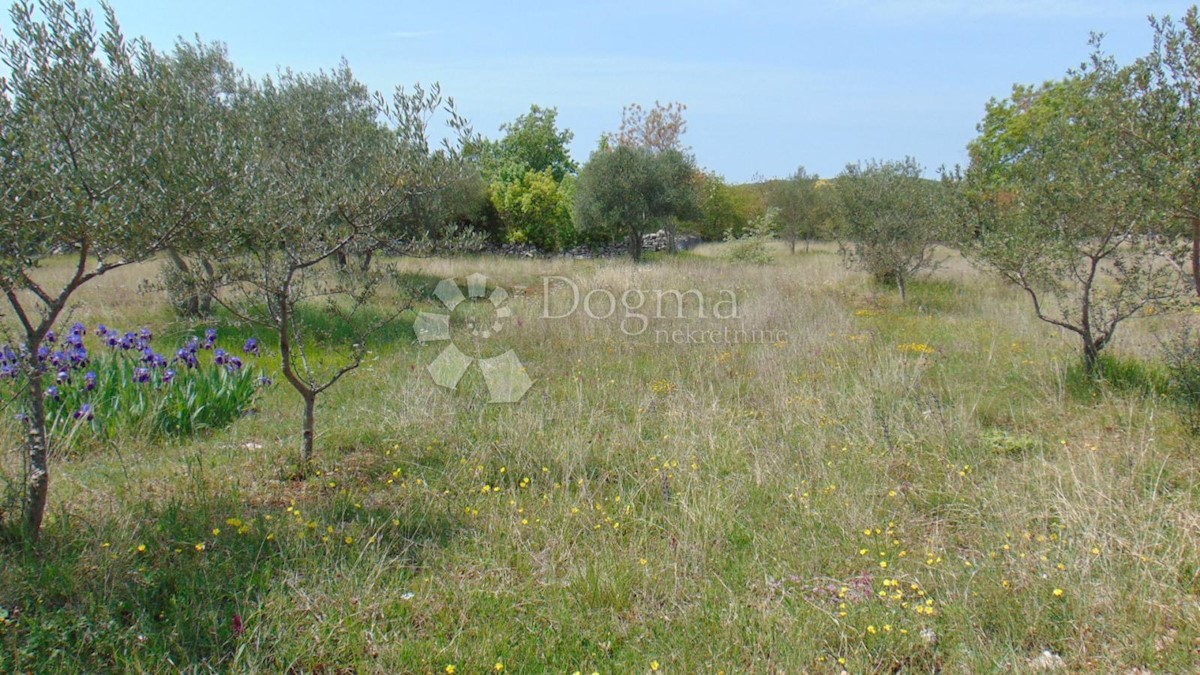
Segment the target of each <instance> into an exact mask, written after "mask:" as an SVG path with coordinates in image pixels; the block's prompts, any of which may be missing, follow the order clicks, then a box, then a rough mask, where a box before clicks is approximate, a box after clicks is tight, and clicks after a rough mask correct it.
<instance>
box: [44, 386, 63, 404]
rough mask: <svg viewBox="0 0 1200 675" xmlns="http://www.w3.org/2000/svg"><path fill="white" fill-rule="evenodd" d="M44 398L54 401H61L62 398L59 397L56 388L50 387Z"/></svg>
mask: <svg viewBox="0 0 1200 675" xmlns="http://www.w3.org/2000/svg"><path fill="white" fill-rule="evenodd" d="M46 398H49V399H54V400H55V401H61V400H62V396H61V395H60V393H59V391H58V387H50V388H49V389H47V390H46Z"/></svg>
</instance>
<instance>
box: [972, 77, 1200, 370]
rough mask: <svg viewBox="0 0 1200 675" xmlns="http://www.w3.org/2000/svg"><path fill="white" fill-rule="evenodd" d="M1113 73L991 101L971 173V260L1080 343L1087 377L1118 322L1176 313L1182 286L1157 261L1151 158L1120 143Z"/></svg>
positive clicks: (1124, 112)
mask: <svg viewBox="0 0 1200 675" xmlns="http://www.w3.org/2000/svg"><path fill="white" fill-rule="evenodd" d="M1115 72H1116V71H1115V69H1114V68H1113V67H1112V65H1111V63H1104V62H1097V63H1095V64H1094V65H1093V66H1092V67H1089V68H1086V69H1084V70H1082V71H1080V72H1078V73H1074V74H1072V75H1071V76H1069V77H1067V78H1066V79H1064V80H1061V81H1058V82H1051V83H1047V84H1045V85H1042V86H1040V87H1026V86H1017V87H1015V88H1014V90H1013V94H1012V96H1011V97H1010V98H1008V99H1005V100H993V101H991V102H990V103H989V104H988V106H987V114H986V116H985V118H984V121H983V122H982V123H981V124H980V127H979V129H980V132H981V133H980V136H979V137H978V138H976V139H975V140H974V141H973V142H972V143H971V146H970V150H971V165H970V168H969V169H968V171H967V175H966V185H967V188H968V190H969V191H970V193H971V194H972V195H973V196H974V197H973V199H974V201H975V203H976V210H977V212H978V213H979V214H980V215H981V216H982V217H981V219H980V221H979V224H978V225H977V227H976V232H977V236H976V237H974V238H973V239H971V240H970V241H969V242H968V245H967V247H966V252H967V253H968V255H970V256H971V257H973V258H974V259H975V260H976V261H978V262H980V263H982V264H983V265H984V266H985V267H987V268H990V269H992V270H995V271H996V272H997V273H999V274H1000V276H1002V277H1003V278H1004V279H1006V280H1008V281H1009V282H1011V283H1012V284H1014V285H1016V286H1017V287H1018V288H1020V289H1021V290H1023V291H1024V292H1025V294H1026V295H1028V297H1029V298H1030V301H1031V302H1032V304H1033V309H1034V312H1035V313H1036V314H1037V317H1038V318H1039V319H1041V320H1042V321H1045V322H1047V323H1049V324H1052V325H1054V326H1058V327H1059V328H1062V329H1063V330H1066V331H1070V332H1071V333H1074V334H1075V335H1077V336H1078V337H1079V339H1080V341H1081V343H1082V353H1083V359H1084V363H1085V366H1086V368H1087V369H1088V372H1094V371H1095V369H1096V366H1097V363H1098V359H1099V355H1100V352H1101V351H1102V350H1103V349H1104V348H1105V347H1106V346H1108V345H1109V344H1110V343H1111V341H1112V339H1113V337H1114V336H1115V334H1116V331H1117V328H1118V327H1119V326H1120V324H1121V323H1122V322H1124V321H1125V320H1127V319H1130V318H1132V317H1135V316H1138V315H1139V314H1140V313H1142V312H1144V311H1147V310H1157V309H1164V308H1169V307H1170V306H1171V305H1172V304H1173V302H1175V301H1176V300H1177V299H1178V298H1179V296H1180V293H1181V292H1182V290H1183V289H1184V287H1185V286H1184V284H1183V281H1184V280H1183V278H1182V277H1181V275H1180V274H1179V273H1178V270H1177V269H1175V268H1173V267H1171V266H1170V265H1165V264H1163V261H1162V259H1161V258H1160V257H1159V252H1158V247H1157V245H1156V241H1157V239H1158V236H1159V235H1161V234H1162V231H1163V228H1164V227H1165V225H1166V224H1165V223H1164V221H1163V220H1161V219H1159V218H1157V217H1156V206H1155V201H1156V194H1157V190H1156V188H1155V186H1152V185H1147V184H1146V182H1145V181H1144V176H1145V175H1146V167H1145V166H1144V164H1143V163H1144V162H1147V161H1151V160H1150V158H1148V157H1147V156H1146V155H1142V154H1138V153H1130V152H1127V151H1126V149H1125V146H1124V145H1123V143H1122V142H1121V138H1120V137H1121V134H1122V129H1123V128H1126V126H1127V123H1128V120H1129V116H1130V115H1132V114H1133V111H1132V110H1131V109H1130V108H1129V106H1130V105H1132V99H1131V97H1130V96H1129V95H1128V93H1129V92H1128V91H1126V89H1125V86H1126V85H1125V82H1124V81H1123V79H1122V78H1120V77H1116V76H1114V73H1115Z"/></svg>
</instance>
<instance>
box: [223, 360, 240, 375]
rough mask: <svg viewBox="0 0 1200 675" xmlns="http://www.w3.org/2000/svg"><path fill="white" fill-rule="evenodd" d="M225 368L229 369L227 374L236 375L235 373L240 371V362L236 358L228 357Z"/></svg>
mask: <svg viewBox="0 0 1200 675" xmlns="http://www.w3.org/2000/svg"><path fill="white" fill-rule="evenodd" d="M225 367H226V368H228V369H229V372H231V373H236V372H237V371H239V370H241V369H242V360H241V359H239V358H238V357H236V356H230V357H229V358H228V359H227V360H226V365H225Z"/></svg>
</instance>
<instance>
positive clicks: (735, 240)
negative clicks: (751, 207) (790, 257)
mask: <svg viewBox="0 0 1200 675" xmlns="http://www.w3.org/2000/svg"><path fill="white" fill-rule="evenodd" d="M778 214H779V209H777V208H774V207H772V208H769V209H767V212H766V213H764V214H763V215H761V216H759V217H758V218H755V219H753V220H751V221H750V227H749V229H748V230H747V232H746V233H745V234H743V235H742V236H740V237H738V236H735V235H734V233H733V232H732V231H726V232H725V241H727V242H731V243H732V244H733V247H732V248H731V249H730V251H729V255H728V257H729V260H731V261H733V262H744V263H750V264H753V265H769V264H770V263H772V262H774V261H775V258H774V256H772V255H771V251H770V250H769V249H768V248H767V242H770V241H772V240H773V239H775V232H776V230H777V229H778V228H777V220H778Z"/></svg>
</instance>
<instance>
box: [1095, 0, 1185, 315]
mask: <svg viewBox="0 0 1200 675" xmlns="http://www.w3.org/2000/svg"><path fill="white" fill-rule="evenodd" d="M1151 25H1152V26H1153V28H1154V47H1153V49H1152V50H1151V52H1150V53H1149V54H1148V55H1146V56H1144V57H1142V58H1141V59H1138V60H1137V62H1135V63H1134V64H1133V65H1132V66H1131V67H1129V68H1126V69H1123V70H1122V71H1121V73H1120V77H1122V78H1124V80H1125V83H1126V84H1127V85H1128V86H1129V90H1128V91H1127V92H1126V97H1127V98H1128V99H1130V100H1131V101H1130V102H1131V103H1132V104H1133V106H1134V109H1133V113H1134V114H1133V117H1132V118H1131V120H1130V123H1128V124H1126V125H1125V126H1124V133H1123V134H1122V136H1121V138H1119V139H1116V140H1117V141H1119V142H1123V143H1126V144H1128V145H1130V146H1131V147H1130V151H1131V152H1135V153H1138V154H1140V155H1144V156H1145V162H1144V163H1143V166H1142V170H1143V171H1145V174H1144V180H1146V182H1147V183H1150V184H1154V185H1157V186H1158V187H1159V198H1158V203H1159V205H1160V207H1161V208H1162V209H1163V210H1164V211H1165V212H1166V213H1167V214H1169V215H1170V216H1171V217H1172V218H1173V219H1174V220H1175V222H1176V223H1177V224H1178V225H1180V226H1181V227H1179V228H1178V230H1177V231H1168V232H1167V233H1166V234H1167V236H1169V237H1170V238H1171V239H1172V240H1175V239H1185V240H1187V241H1189V242H1190V246H1188V247H1187V250H1186V251H1177V252H1176V253H1177V256H1176V258H1177V259H1179V260H1181V261H1182V260H1183V259H1188V258H1190V265H1189V266H1190V272H1191V281H1192V286H1193V288H1194V291H1195V293H1196V294H1197V295H1200V14H1198V10H1197V7H1196V6H1195V5H1193V6H1192V7H1191V8H1190V9H1189V10H1188V11H1187V13H1186V14H1185V15H1184V17H1183V18H1182V19H1181V20H1180V21H1179V22H1178V23H1177V22H1175V21H1173V20H1172V19H1171V18H1170V17H1165V18H1162V19H1155V18H1151ZM1096 60H1097V61H1099V59H1096ZM1101 63H1102V61H1101ZM1185 264H1186V263H1185Z"/></svg>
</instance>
